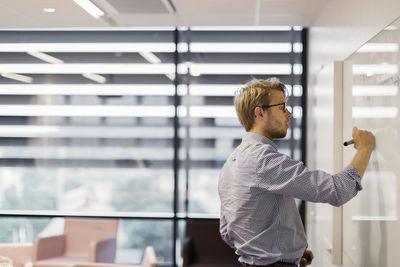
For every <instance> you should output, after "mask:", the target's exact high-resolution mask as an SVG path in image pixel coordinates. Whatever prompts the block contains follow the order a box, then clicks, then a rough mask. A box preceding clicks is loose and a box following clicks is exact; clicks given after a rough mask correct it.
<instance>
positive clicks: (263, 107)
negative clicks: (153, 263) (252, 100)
mask: <svg viewBox="0 0 400 267" xmlns="http://www.w3.org/2000/svg"><path fill="white" fill-rule="evenodd" d="M276 106H282V108H281V109H282V111H283V112H286V102H283V103H279V104H273V105H265V106H261V108H262V109H266V108H270V107H276Z"/></svg>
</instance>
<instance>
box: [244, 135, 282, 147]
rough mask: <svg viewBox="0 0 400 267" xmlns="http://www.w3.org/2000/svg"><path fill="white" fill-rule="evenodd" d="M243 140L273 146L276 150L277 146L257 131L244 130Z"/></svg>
mask: <svg viewBox="0 0 400 267" xmlns="http://www.w3.org/2000/svg"><path fill="white" fill-rule="evenodd" d="M243 141H255V142H257V143H263V144H266V145H271V146H272V147H273V148H275V149H276V150H278V146H277V145H276V144H275V143H274V142H273V141H271V140H270V139H269V138H268V137H265V136H264V135H261V134H258V133H253V132H246V133H245V134H244V135H243Z"/></svg>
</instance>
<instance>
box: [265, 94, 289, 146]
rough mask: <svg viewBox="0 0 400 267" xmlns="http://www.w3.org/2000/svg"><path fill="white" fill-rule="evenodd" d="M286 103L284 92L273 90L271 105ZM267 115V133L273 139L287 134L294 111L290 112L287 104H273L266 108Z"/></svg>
mask: <svg viewBox="0 0 400 267" xmlns="http://www.w3.org/2000/svg"><path fill="white" fill-rule="evenodd" d="M281 103H286V99H285V97H284V95H283V93H282V92H281V91H279V90H273V91H272V92H271V101H270V104H269V105H270V106H271V105H276V104H281ZM265 115H266V120H267V123H266V128H265V131H266V135H267V137H269V138H270V139H271V140H272V139H275V138H283V137H285V136H286V134H287V130H288V129H289V122H290V117H292V113H290V112H289V111H288V110H287V109H286V108H285V105H284V104H282V105H277V106H272V107H269V108H267V109H265Z"/></svg>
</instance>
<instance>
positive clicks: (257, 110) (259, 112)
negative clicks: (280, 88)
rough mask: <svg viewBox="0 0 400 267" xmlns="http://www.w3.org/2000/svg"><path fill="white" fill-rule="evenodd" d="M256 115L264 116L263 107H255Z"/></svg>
mask: <svg viewBox="0 0 400 267" xmlns="http://www.w3.org/2000/svg"><path fill="white" fill-rule="evenodd" d="M254 117H256V118H257V117H260V118H262V117H264V113H263V109H262V108H261V107H256V108H255V109H254Z"/></svg>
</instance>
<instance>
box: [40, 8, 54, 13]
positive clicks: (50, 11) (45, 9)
mask: <svg viewBox="0 0 400 267" xmlns="http://www.w3.org/2000/svg"><path fill="white" fill-rule="evenodd" d="M43 11H44V12H47V13H54V12H56V9H55V8H53V7H45V8H43Z"/></svg>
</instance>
